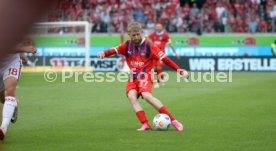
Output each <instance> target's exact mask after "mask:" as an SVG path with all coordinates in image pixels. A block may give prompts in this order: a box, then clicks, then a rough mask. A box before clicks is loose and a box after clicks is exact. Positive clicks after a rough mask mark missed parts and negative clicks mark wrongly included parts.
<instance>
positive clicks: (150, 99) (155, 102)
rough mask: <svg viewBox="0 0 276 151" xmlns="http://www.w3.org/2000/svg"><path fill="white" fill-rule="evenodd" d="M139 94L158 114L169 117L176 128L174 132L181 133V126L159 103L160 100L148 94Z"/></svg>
mask: <svg viewBox="0 0 276 151" xmlns="http://www.w3.org/2000/svg"><path fill="white" fill-rule="evenodd" d="M141 94H142V96H143V98H144V99H145V100H146V101H147V102H148V103H149V104H150V105H152V106H153V107H154V108H155V109H156V110H157V111H158V112H159V113H163V114H167V115H168V116H169V117H170V119H171V121H172V125H173V126H174V127H175V128H176V130H178V131H182V130H183V129H184V128H183V125H182V124H181V123H180V122H178V121H177V120H176V119H175V118H174V117H173V116H172V114H171V113H170V112H169V111H168V110H167V109H166V107H165V106H164V105H163V104H162V103H161V101H160V100H158V99H157V98H155V97H154V96H153V95H152V94H151V93H150V92H141Z"/></svg>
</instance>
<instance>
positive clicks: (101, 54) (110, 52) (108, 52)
mask: <svg viewBox="0 0 276 151" xmlns="http://www.w3.org/2000/svg"><path fill="white" fill-rule="evenodd" d="M114 54H116V50H115V49H114V48H112V49H108V50H104V51H100V52H98V54H97V56H98V58H104V57H109V56H111V55H114Z"/></svg>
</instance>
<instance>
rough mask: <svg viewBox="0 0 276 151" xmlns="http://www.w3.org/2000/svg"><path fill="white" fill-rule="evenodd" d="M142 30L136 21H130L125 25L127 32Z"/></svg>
mask: <svg viewBox="0 0 276 151" xmlns="http://www.w3.org/2000/svg"><path fill="white" fill-rule="evenodd" d="M140 31H142V25H141V24H140V23H138V22H131V23H130V24H128V26H127V32H140Z"/></svg>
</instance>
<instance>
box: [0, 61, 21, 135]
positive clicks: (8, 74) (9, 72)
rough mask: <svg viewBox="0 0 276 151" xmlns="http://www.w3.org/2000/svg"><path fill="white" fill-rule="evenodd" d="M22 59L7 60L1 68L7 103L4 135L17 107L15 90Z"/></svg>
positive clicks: (2, 130)
mask: <svg viewBox="0 0 276 151" xmlns="http://www.w3.org/2000/svg"><path fill="white" fill-rule="evenodd" d="M20 70H21V60H20V57H14V58H13V59H12V60H11V61H9V62H7V63H6V65H5V66H4V67H3V68H2V69H1V73H2V75H3V81H4V85H5V103H4V105H3V115H2V116H3V117H2V118H3V119H2V124H1V132H2V133H3V137H2V138H1V134H0V139H4V136H5V134H6V132H7V129H8V126H9V124H10V121H11V119H12V117H13V114H14V112H15V108H16V107H17V101H16V98H15V90H16V85H17V81H18V79H19V77H20Z"/></svg>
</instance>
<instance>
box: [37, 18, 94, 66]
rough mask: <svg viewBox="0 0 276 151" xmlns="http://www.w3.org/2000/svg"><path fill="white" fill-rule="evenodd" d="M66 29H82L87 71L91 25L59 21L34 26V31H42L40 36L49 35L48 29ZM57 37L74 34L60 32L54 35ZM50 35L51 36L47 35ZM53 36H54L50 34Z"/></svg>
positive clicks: (80, 22) (85, 22) (81, 22)
mask: <svg viewBox="0 0 276 151" xmlns="http://www.w3.org/2000/svg"><path fill="white" fill-rule="evenodd" d="M56 27H59V28H66V27H84V35H83V36H84V38H85V64H84V66H85V70H86V71H88V70H89V67H90V35H91V34H90V33H91V24H90V23H89V22H87V21H61V22H39V23H36V24H35V25H34V29H37V28H41V29H44V30H42V31H40V33H36V35H37V34H39V35H41V34H44V35H45V34H46V35H47V34H49V31H48V30H49V29H50V28H56ZM55 34H56V35H57V36H58V35H61V34H62V35H65V34H74V33H64V32H63V31H62V30H61V31H60V32H59V33H55ZM49 35H51V34H49ZM52 35H54V34H52Z"/></svg>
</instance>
